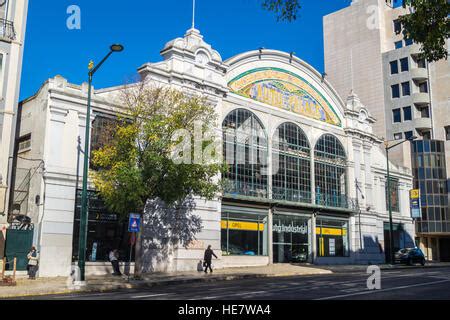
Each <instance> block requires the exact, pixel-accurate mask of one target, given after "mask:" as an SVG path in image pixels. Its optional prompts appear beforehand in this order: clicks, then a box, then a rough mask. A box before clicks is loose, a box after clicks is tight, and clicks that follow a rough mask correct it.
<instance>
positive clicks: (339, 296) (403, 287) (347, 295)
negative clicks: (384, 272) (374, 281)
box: [316, 280, 450, 300]
mask: <svg viewBox="0 0 450 320" xmlns="http://www.w3.org/2000/svg"><path fill="white" fill-rule="evenodd" d="M445 282H450V280H441V281H434V282H427V283H420V284H412V285H409V286H401V287H394V288H388V289H381V290H371V291H364V292H357V293H350V294H342V295H338V296H331V297H325V298H319V299H316V300H332V299H337V298H345V297H351V296H360V295H365V294H372V293H379V292H386V291H394V290H400V289H408V288H414V287H423V286H428V285H433V284H440V283H445Z"/></svg>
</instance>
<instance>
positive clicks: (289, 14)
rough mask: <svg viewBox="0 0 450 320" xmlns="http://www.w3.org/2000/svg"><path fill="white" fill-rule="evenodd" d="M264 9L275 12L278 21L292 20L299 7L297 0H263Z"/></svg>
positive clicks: (294, 18) (295, 16)
mask: <svg viewBox="0 0 450 320" xmlns="http://www.w3.org/2000/svg"><path fill="white" fill-rule="evenodd" d="M262 6H263V8H264V9H266V10H269V11H273V12H275V13H276V14H277V20H278V21H289V22H291V21H293V20H296V19H297V14H298V11H299V10H300V9H301V5H300V1H299V0H263V3H262Z"/></svg>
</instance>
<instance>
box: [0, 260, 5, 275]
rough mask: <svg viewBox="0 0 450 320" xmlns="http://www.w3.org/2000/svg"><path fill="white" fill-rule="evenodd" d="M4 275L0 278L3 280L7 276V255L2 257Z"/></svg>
mask: <svg viewBox="0 0 450 320" xmlns="http://www.w3.org/2000/svg"><path fill="white" fill-rule="evenodd" d="M1 270H2V277H1V278H0V280H2V279H3V278H4V277H5V271H6V257H3V259H2V269H1Z"/></svg>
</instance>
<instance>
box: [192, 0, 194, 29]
mask: <svg viewBox="0 0 450 320" xmlns="http://www.w3.org/2000/svg"><path fill="white" fill-rule="evenodd" d="M192 29H195V0H192Z"/></svg>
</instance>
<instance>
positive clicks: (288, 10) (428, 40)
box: [262, 0, 450, 62]
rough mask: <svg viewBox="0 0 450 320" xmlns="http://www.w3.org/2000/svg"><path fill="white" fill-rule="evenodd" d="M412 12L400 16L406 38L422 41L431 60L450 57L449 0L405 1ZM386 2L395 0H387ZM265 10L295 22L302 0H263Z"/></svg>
mask: <svg viewBox="0 0 450 320" xmlns="http://www.w3.org/2000/svg"><path fill="white" fill-rule="evenodd" d="M402 1H403V7H404V8H407V7H409V8H410V13H409V14H407V15H403V16H401V17H400V18H399V19H400V21H401V23H402V25H403V35H404V38H405V39H411V40H413V41H414V42H416V43H418V44H421V46H422V48H421V54H422V57H423V58H425V59H427V60H428V61H429V62H433V61H438V60H441V59H444V58H445V59H447V57H448V50H447V48H446V45H445V42H446V40H447V39H448V38H449V33H450V25H449V19H448V16H449V14H450V4H449V1H448V0H402ZM386 2H391V1H390V0H386ZM262 6H263V8H264V9H266V10H269V11H273V12H274V13H276V14H277V20H278V21H288V22H291V21H294V20H296V19H297V15H298V12H299V10H300V9H301V5H300V1H299V0H263V2H262Z"/></svg>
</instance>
